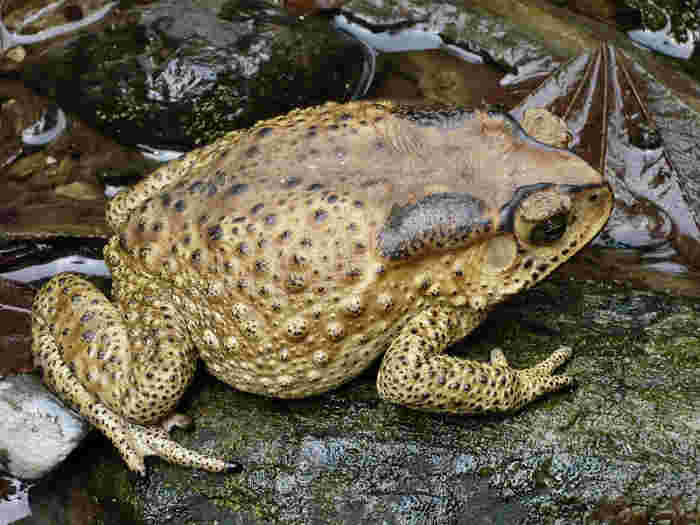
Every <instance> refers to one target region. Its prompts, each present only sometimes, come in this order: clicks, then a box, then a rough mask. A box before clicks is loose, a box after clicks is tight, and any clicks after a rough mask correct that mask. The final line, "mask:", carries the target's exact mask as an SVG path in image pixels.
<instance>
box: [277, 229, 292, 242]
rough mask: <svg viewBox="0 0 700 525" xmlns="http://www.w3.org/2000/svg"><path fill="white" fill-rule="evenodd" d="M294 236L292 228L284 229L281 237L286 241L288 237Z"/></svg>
mask: <svg viewBox="0 0 700 525" xmlns="http://www.w3.org/2000/svg"><path fill="white" fill-rule="evenodd" d="M291 237H292V232H291V231H290V230H284V231H283V232H282V233H280V239H282V240H283V241H286V240H287V239H291Z"/></svg>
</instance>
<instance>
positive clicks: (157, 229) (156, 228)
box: [151, 222, 163, 232]
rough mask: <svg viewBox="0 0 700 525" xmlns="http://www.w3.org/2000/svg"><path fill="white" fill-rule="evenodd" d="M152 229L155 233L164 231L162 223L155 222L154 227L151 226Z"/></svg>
mask: <svg viewBox="0 0 700 525" xmlns="http://www.w3.org/2000/svg"><path fill="white" fill-rule="evenodd" d="M151 229H152V230H153V231H154V232H159V231H161V230H162V229H163V223H162V222H154V223H153V226H151Z"/></svg>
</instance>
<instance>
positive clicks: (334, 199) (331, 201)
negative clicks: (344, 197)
mask: <svg viewBox="0 0 700 525" xmlns="http://www.w3.org/2000/svg"><path fill="white" fill-rule="evenodd" d="M337 200H338V196H337V195H329V196H328V197H326V201H327V202H329V203H331V204H333V203H334V202H336V201H337Z"/></svg>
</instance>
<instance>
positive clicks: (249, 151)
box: [245, 145, 260, 158]
mask: <svg viewBox="0 0 700 525" xmlns="http://www.w3.org/2000/svg"><path fill="white" fill-rule="evenodd" d="M259 151H260V148H258V147H257V146H255V145H253V146H251V147H249V148H248V149H247V150H246V151H245V154H246V156H247V157H248V158H252V157H255V155H257V154H258V152H259Z"/></svg>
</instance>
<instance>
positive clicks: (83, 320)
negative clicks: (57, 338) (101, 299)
mask: <svg viewBox="0 0 700 525" xmlns="http://www.w3.org/2000/svg"><path fill="white" fill-rule="evenodd" d="M93 317H95V312H85V313H84V314H83V315H81V316H80V322H81V323H87V322H88V321H90V320H91V319H92V318H93Z"/></svg>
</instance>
